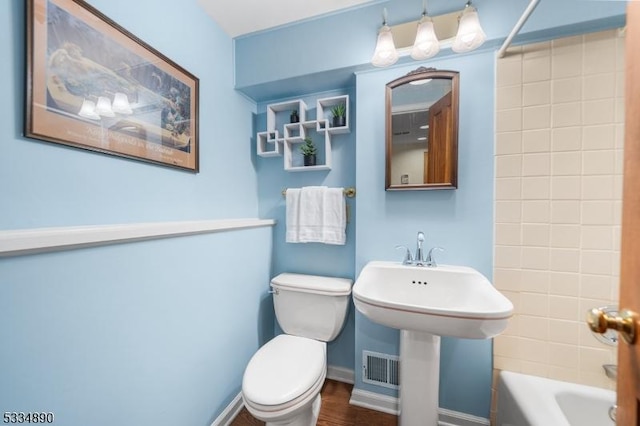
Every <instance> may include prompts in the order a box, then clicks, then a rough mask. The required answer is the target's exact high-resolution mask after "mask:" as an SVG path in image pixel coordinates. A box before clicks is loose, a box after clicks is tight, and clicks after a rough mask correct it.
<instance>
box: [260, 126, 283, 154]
mask: <svg viewBox="0 0 640 426" xmlns="http://www.w3.org/2000/svg"><path fill="white" fill-rule="evenodd" d="M274 133H275V137H273V138H272V139H269V132H258V134H257V135H256V146H257V149H258V155H259V156H261V157H280V156H282V143H279V142H276V140H277V137H278V136H277V133H278V132H277V131H276V132H274Z"/></svg>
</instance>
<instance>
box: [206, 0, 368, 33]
mask: <svg viewBox="0 0 640 426" xmlns="http://www.w3.org/2000/svg"><path fill="white" fill-rule="evenodd" d="M372 1H375V0H321V1H314V0H233V1H229V0H198V3H200V5H201V6H202V8H203V9H204V10H205V11H206V12H207V13H208V14H209V15H210V16H211V17H212V18H213V20H214V21H216V22H217V23H218V25H220V26H221V27H222V29H223V30H224V31H225V32H226V33H227V34H229V35H230V36H231V37H237V36H239V35H243V34H248V33H252V32H255V31H260V30H264V29H267V28H273V27H277V26H280V25H284V24H288V23H290V22H295V21H300V20H303V19H307V18H311V17H314V16H318V15H323V14H326V13H330V12H334V11H336V10H340V9H347V8H350V7H353V6H358V5H361V4H365V3H370V2H372Z"/></svg>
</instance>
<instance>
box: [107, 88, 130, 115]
mask: <svg viewBox="0 0 640 426" xmlns="http://www.w3.org/2000/svg"><path fill="white" fill-rule="evenodd" d="M111 109H112V110H113V112H117V113H118V114H133V110H132V109H131V105H130V104H129V99H127V95H125V94H124V93H122V92H117V93H116V94H115V95H114V97H113V105H112V108H111Z"/></svg>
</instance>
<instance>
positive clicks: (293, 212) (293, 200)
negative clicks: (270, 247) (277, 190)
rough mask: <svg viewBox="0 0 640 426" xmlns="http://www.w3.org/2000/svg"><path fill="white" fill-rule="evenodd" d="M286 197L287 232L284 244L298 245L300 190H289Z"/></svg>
mask: <svg viewBox="0 0 640 426" xmlns="http://www.w3.org/2000/svg"><path fill="white" fill-rule="evenodd" d="M286 196H287V213H286V214H287V231H286V242H288V243H299V242H301V241H300V221H299V217H300V189H297V188H289V189H287V192H286Z"/></svg>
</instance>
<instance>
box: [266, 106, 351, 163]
mask: <svg viewBox="0 0 640 426" xmlns="http://www.w3.org/2000/svg"><path fill="white" fill-rule="evenodd" d="M340 104H344V105H345V107H346V114H345V116H346V123H345V125H344V126H341V127H332V125H331V124H332V118H333V117H332V114H331V109H332V108H333V107H334V106H336V105H340ZM293 110H296V111H298V117H299V122H297V123H290V122H289V116H290V114H291V112H292V111H293ZM306 116H307V105H306V104H305V103H304V101H302V100H300V99H296V100H293V101H287V102H280V103H277V104H270V105H267V130H266V131H263V132H258V133H257V136H256V141H257V144H256V145H257V154H258V155H259V156H261V157H276V156H281V155H284V169H285V170H286V171H290V172H309V171H314V170H331V163H332V153H331V139H332V138H331V135H334V134H341V133H348V132H349V131H350V128H349V95H342V96H335V97H330V98H323V99H318V100H317V102H316V119H315V120H309V121H307V120H306V118H307V117H306ZM311 135H314V136H315V137H316V139H315V140H314V143H315V144H316V146H317V147H318V150H319V151H320V153H321V154H323V155H320V157H324V163H323V164H318V165H316V166H303V165H298V163H299V160H300V159H301V157H302V156H301V155H299V154H297V151H296V150H297V149H298V147H299V144H301V143H303V142H304V139H305V138H306V137H307V136H311ZM318 138H321V139H323V140H324V143H322V142H319V141H318V140H317V139H318ZM271 147H273V149H271ZM323 150H324V152H323Z"/></svg>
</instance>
